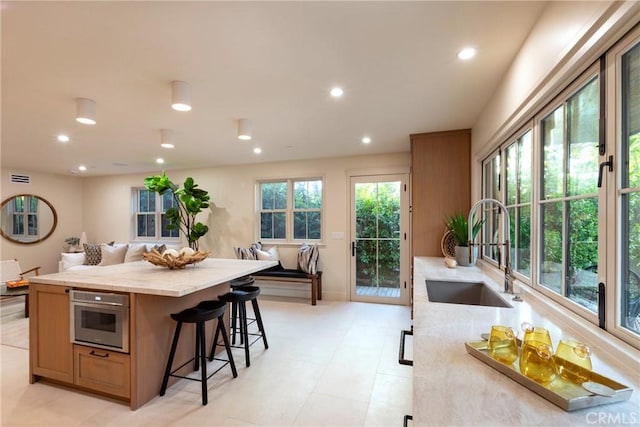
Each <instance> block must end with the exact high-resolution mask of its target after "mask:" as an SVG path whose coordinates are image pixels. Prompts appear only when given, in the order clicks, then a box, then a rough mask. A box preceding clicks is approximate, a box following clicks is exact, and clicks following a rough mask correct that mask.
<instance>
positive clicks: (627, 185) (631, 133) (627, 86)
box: [618, 42, 640, 333]
mask: <svg viewBox="0 0 640 427" xmlns="http://www.w3.org/2000/svg"><path fill="white" fill-rule="evenodd" d="M620 65H621V77H622V78H621V90H620V93H621V117H620V119H621V132H620V133H621V150H620V151H621V152H620V155H621V160H620V168H621V174H620V177H621V182H620V184H621V185H620V188H619V190H618V197H619V203H620V207H621V209H620V218H619V221H620V254H621V260H620V267H621V268H620V271H621V280H620V283H621V296H622V298H621V310H620V318H619V319H618V320H619V321H620V324H621V325H622V327H623V328H626V329H629V330H631V331H633V332H635V333H640V42H637V43H636V44H635V46H633V47H632V48H631V49H629V50H628V51H627V52H626V53H625V54H624V55H622V58H621V63H620Z"/></svg>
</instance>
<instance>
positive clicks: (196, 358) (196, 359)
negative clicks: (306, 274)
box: [193, 323, 200, 372]
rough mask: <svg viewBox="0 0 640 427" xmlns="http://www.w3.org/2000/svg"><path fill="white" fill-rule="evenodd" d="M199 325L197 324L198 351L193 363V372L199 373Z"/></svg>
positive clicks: (196, 350) (195, 353)
mask: <svg viewBox="0 0 640 427" xmlns="http://www.w3.org/2000/svg"><path fill="white" fill-rule="evenodd" d="M198 325H199V323H196V325H195V326H196V349H195V352H194V353H193V354H194V355H195V361H194V362H193V371H194V372H195V371H197V370H199V369H200V339H199V338H198V337H199V335H198Z"/></svg>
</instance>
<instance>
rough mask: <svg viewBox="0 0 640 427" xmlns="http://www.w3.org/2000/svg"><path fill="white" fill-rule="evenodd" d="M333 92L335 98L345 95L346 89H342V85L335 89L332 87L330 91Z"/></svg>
mask: <svg viewBox="0 0 640 427" xmlns="http://www.w3.org/2000/svg"><path fill="white" fill-rule="evenodd" d="M329 93H330V94H331V96H333V97H334V98H340V97H341V96H342V95H344V90H342V88H341V87H337V86H336V87H334V88H333V89H331V91H330V92H329Z"/></svg>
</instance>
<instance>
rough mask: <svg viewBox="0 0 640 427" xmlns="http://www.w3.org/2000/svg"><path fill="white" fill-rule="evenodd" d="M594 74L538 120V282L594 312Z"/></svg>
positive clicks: (596, 93) (596, 107)
mask: <svg viewBox="0 0 640 427" xmlns="http://www.w3.org/2000/svg"><path fill="white" fill-rule="evenodd" d="M599 91H600V90H599V79H598V76H595V77H593V78H591V79H590V80H589V81H588V82H587V83H586V84H584V85H583V86H582V87H581V88H580V89H579V90H578V91H577V92H575V93H574V94H572V95H571V96H570V97H568V98H567V99H566V101H564V102H563V103H562V104H561V105H560V106H558V107H557V108H556V109H555V110H554V111H552V112H551V113H550V114H548V115H546V116H545V117H543V118H542V120H541V121H540V128H541V138H542V141H541V144H540V145H541V150H542V153H541V159H542V164H541V171H540V174H541V180H542V185H541V188H542V191H541V196H540V202H539V203H540V223H541V239H540V240H541V247H540V261H541V271H540V280H539V282H540V284H541V285H542V286H544V287H546V288H548V289H550V290H552V291H553V292H556V293H558V294H560V295H563V296H565V297H567V298H569V299H570V300H572V301H574V302H576V303H578V304H579V305H581V306H583V307H585V308H587V309H589V310H590V311H592V312H594V313H595V312H597V285H598V275H597V273H598V188H597V181H598V164H599V161H598V159H599V157H598V156H599V154H598V145H599V121H600V112H599V106H600V97H599Z"/></svg>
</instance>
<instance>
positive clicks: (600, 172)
mask: <svg viewBox="0 0 640 427" xmlns="http://www.w3.org/2000/svg"><path fill="white" fill-rule="evenodd" d="M607 166H609V172H613V156H609V160H608V161H606V162H602V163H600V168H599V169H598V188H600V187H602V175H604V168H605V167H607Z"/></svg>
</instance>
